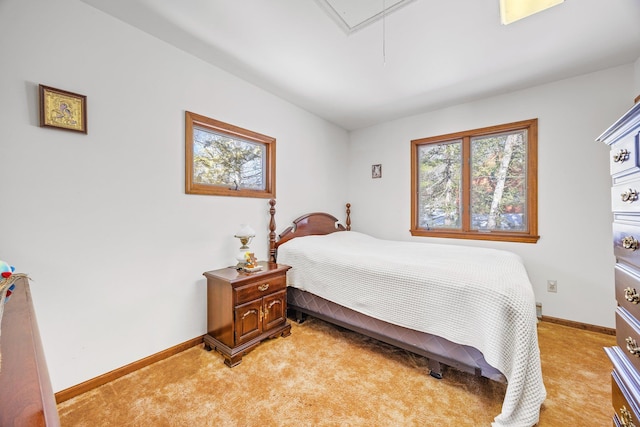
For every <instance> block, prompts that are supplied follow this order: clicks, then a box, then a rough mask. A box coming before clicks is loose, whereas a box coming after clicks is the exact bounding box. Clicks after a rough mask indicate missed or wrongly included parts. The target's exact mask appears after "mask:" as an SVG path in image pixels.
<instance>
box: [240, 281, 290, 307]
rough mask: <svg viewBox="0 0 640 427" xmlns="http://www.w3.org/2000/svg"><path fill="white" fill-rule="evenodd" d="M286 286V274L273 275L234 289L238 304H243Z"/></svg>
mask: <svg viewBox="0 0 640 427" xmlns="http://www.w3.org/2000/svg"><path fill="white" fill-rule="evenodd" d="M286 287H287V278H286V276H285V275H279V276H273V277H270V278H267V279H263V280H259V281H256V282H253V283H251V284H248V285H244V286H240V287H238V288H236V289H235V290H234V292H235V301H236V304H242V303H245V302H248V301H252V300H254V299H256V298H261V297H263V296H265V295H269V294H272V293H273V292H276V291H281V290H283V289H285V288H286Z"/></svg>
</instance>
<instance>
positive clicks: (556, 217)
mask: <svg viewBox="0 0 640 427" xmlns="http://www.w3.org/2000/svg"><path fill="white" fill-rule="evenodd" d="M632 87H633V66H632V64H631V65H628V66H623V67H618V68H614V69H609V70H605V71H602V72H598V73H594V74H589V75H584V76H581V77H577V78H573V79H568V80H563V81H559V82H556V83H552V84H547V85H544V86H539V87H535V88H532V89H528V90H522V91H518V92H513V93H509V94H507V95H504V96H499V97H495V98H491V99H485V100H482V101H479V102H474V103H469V104H464V105H458V106H455V107H452V108H447V109H443V110H439V111H434V112H430V113H425V114H422V115H417V116H413V117H407V118H404V119H401V120H396V121H393V122H389V123H384V124H381V125H378V126H373V127H370V128H367V129H362V130H359V131H355V132H352V134H351V143H350V150H349V158H350V168H349V169H350V176H349V185H350V188H349V195H350V201H351V203H352V205H353V207H352V218H353V229H354V230H358V231H364V232H368V233H371V234H374V235H377V236H379V237H382V238H387V239H399V240H415V241H422V242H427V241H435V242H439V243H450V244H454V243H455V244H463V245H474V246H490V247H495V248H502V249H508V250H512V251H514V252H516V253H518V254H520V255H521V256H522V257H523V258H524V261H525V264H526V267H527V270H528V272H529V275H530V278H531V281H532V283H533V286H534V291H535V293H536V298H537V300H538V301H540V302H541V303H542V305H543V307H542V309H543V314H545V315H547V316H552V317H559V318H563V319H569V320H573V321H578V322H585V323H589V324H594V325H601V326H606V327H614V309H615V299H614V293H613V262H614V257H613V248H612V241H611V213H610V182H611V181H610V177H609V161H608V147H607V146H605V145H604V144H600V143H596V142H595V139H596V138H597V137H598V136H599V135H600V134H601V133H602V132H603V131H604V130H605V129H606V128H607V127H608V126H609V125H610V124H611V123H612V122H613V121H615V120H616V119H617V118H618V117H619V116H621V115H622V114H623V113H624V112H625V111H627V109H629V108H630V107H631V106H632V104H633V98H634V97H635V94H634V92H633V91H632ZM536 117H537V118H538V120H539V121H538V130H539V138H538V165H539V173H538V192H539V194H538V205H539V223H538V228H539V234H540V236H541V238H540V240H539V241H538V243H536V244H526V243H501V242H484V241H470V240H453V239H428V238H412V237H411V236H410V233H409V228H410V141H411V140H412V139H417V138H423V137H429V136H435V135H442V134H447V133H452V132H456V131H463V130H469V129H476V128H481V127H486V126H491V125H497V124H502V123H508V122H514V121H519V120H526V119H531V118H536ZM376 163H382V170H383V172H382V179H372V178H371V165H372V164H376ZM547 279H554V280H557V281H558V292H557V293H556V294H553V293H548V292H547V291H546V281H547Z"/></svg>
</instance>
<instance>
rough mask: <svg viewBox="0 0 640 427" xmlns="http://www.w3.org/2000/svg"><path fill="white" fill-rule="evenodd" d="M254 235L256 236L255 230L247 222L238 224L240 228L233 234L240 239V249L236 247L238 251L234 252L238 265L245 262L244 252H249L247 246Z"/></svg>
mask: <svg viewBox="0 0 640 427" xmlns="http://www.w3.org/2000/svg"><path fill="white" fill-rule="evenodd" d="M255 236H256V232H255V231H254V230H253V228H251V227H249V226H248V225H247V224H240V230H238V231H237V232H236V234H235V235H234V236H233V237H236V238H238V239H240V243H241V244H242V246H240V249H238V253H237V254H236V260H237V261H238V265H245V264H246V258H245V254H246V253H247V252H251V249H250V248H249V243H251V240H252V239H253V238H254V237H255Z"/></svg>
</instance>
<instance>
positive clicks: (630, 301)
mask: <svg viewBox="0 0 640 427" xmlns="http://www.w3.org/2000/svg"><path fill="white" fill-rule="evenodd" d="M615 279H616V280H615V282H616V301H617V302H618V305H619V306H621V307H624V309H625V310H627V311H628V312H629V314H631V315H632V316H633V317H635V318H636V319H640V277H639V276H637V275H636V273H634V272H632V271H630V270H628V269H627V268H625V267H622V266H620V265H619V264H618V265H616V268H615ZM639 427H640V426H639Z"/></svg>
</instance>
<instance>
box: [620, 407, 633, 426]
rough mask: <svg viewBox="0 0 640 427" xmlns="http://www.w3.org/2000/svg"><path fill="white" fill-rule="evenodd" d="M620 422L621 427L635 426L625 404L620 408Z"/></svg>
mask: <svg viewBox="0 0 640 427" xmlns="http://www.w3.org/2000/svg"><path fill="white" fill-rule="evenodd" d="M620 424H622V427H636V425H635V424H634V423H633V416H632V415H631V411H629V410H628V409H627V407H626V406H623V407H622V408H620Z"/></svg>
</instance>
